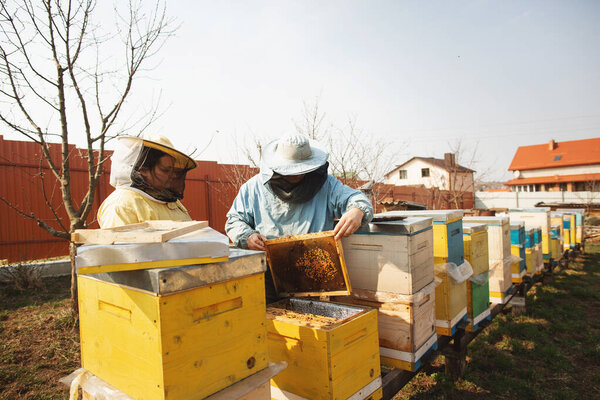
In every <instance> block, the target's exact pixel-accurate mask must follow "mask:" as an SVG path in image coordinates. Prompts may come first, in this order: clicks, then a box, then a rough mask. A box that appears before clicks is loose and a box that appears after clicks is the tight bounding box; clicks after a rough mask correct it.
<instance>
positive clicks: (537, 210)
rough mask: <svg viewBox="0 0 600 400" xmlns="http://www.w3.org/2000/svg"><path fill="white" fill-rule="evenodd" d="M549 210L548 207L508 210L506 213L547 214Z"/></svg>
mask: <svg viewBox="0 0 600 400" xmlns="http://www.w3.org/2000/svg"><path fill="white" fill-rule="evenodd" d="M550 210H551V208H550V207H535V208H509V209H508V212H509V213H511V212H527V213H534V212H549V211H550Z"/></svg>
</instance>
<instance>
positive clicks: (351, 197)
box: [225, 173, 373, 248]
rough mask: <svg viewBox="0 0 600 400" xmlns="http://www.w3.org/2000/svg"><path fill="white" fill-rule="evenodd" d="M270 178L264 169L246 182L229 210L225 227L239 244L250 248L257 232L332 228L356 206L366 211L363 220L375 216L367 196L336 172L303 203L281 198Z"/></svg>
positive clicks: (279, 234) (275, 234) (270, 236)
mask: <svg viewBox="0 0 600 400" xmlns="http://www.w3.org/2000/svg"><path fill="white" fill-rule="evenodd" d="M268 178H269V175H268V174H264V173H263V174H262V175H261V174H259V175H256V176H254V177H253V178H251V179H250V180H249V181H248V182H246V183H244V185H242V187H241V188H240V191H239V193H238V195H237V197H236V198H235V200H234V201H233V204H232V206H231V209H230V210H229V212H228V213H227V222H226V223H225V231H226V232H227V235H228V236H229V238H230V239H231V241H232V242H233V244H234V245H235V246H238V247H242V248H247V247H248V245H247V243H246V240H247V239H248V237H249V236H250V235H251V234H253V233H260V234H261V235H264V236H266V237H267V239H274V238H278V237H282V236H285V235H299V234H302V233H312V232H323V231H328V230H332V229H333V226H334V223H333V222H334V221H333V219H334V218H340V217H341V216H342V214H344V213H345V212H346V211H347V210H349V209H350V208H353V207H358V208H360V209H361V210H362V211H363V212H364V213H365V215H364V217H363V220H362V223H363V224H366V223H368V222H370V221H371V219H373V206H372V205H371V202H370V201H369V199H368V198H367V196H365V195H364V194H362V193H361V192H360V191H358V190H355V189H352V188H350V187H348V186H346V185H344V184H342V183H341V182H340V181H339V180H338V179H337V178H336V177H334V176H331V175H328V176H327V179H326V180H325V183H324V184H323V186H322V187H321V189H320V190H319V191H318V192H317V194H316V195H315V196H314V197H313V198H312V199H311V200H309V201H307V202H305V203H301V204H293V203H286V202H284V201H282V200H280V199H279V198H278V197H277V196H276V195H275V194H274V193H273V192H272V191H271V188H270V187H269V186H268V185H265V183H264V182H266V181H267V180H268Z"/></svg>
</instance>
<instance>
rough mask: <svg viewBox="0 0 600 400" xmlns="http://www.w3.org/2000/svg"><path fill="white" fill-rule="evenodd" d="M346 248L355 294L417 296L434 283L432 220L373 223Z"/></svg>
mask: <svg viewBox="0 0 600 400" xmlns="http://www.w3.org/2000/svg"><path fill="white" fill-rule="evenodd" d="M342 247H343V249H344V258H345V262H346V267H347V268H348V274H349V276H350V284H351V286H352V289H353V291H357V290H359V291H360V290H367V291H372V292H388V293H400V294H413V293H417V292H418V291H419V290H421V289H423V288H424V287H425V286H427V285H429V284H430V283H431V282H432V281H433V231H432V223H431V219H430V218H416V217H409V218H406V219H404V220H401V221H389V222H387V221H384V222H377V223H371V224H369V225H367V226H364V227H361V229H360V230H358V231H357V232H355V233H354V234H353V235H351V236H349V237H345V238H342Z"/></svg>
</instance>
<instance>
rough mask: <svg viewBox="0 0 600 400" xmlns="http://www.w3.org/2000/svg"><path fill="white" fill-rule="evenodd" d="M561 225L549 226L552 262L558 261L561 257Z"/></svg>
mask: <svg viewBox="0 0 600 400" xmlns="http://www.w3.org/2000/svg"><path fill="white" fill-rule="evenodd" d="M560 228H561V225H558V224H557V225H551V226H550V252H551V253H552V258H553V259H554V261H555V262H556V261H558V260H560V258H561V257H562V236H561V230H560Z"/></svg>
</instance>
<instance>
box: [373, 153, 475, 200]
mask: <svg viewBox="0 0 600 400" xmlns="http://www.w3.org/2000/svg"><path fill="white" fill-rule="evenodd" d="M474 172H475V171H473V170H472V169H469V168H466V167H463V166H461V165H459V164H457V163H456V158H455V155H454V154H452V153H446V154H444V159H443V160H440V159H437V158H432V157H413V158H411V159H410V160H408V161H406V162H405V163H403V164H400V165H397V166H396V167H395V168H394V169H393V170H391V171H390V172H388V173H387V174H386V175H385V178H386V183H387V184H389V185H396V186H417V185H418V186H424V187H426V188H433V187H435V188H438V189H440V190H449V191H460V192H473V191H474V181H473V173H474Z"/></svg>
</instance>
